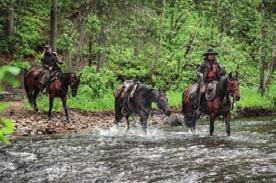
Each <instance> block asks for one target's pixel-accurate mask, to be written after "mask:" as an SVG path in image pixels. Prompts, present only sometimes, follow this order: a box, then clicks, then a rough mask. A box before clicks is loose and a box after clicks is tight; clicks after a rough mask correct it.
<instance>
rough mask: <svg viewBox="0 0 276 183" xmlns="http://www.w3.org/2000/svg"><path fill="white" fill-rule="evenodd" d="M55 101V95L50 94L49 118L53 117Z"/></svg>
mask: <svg viewBox="0 0 276 183" xmlns="http://www.w3.org/2000/svg"><path fill="white" fill-rule="evenodd" d="M53 102H54V97H53V96H51V95H49V111H48V117H49V119H51V116H52V109H53Z"/></svg>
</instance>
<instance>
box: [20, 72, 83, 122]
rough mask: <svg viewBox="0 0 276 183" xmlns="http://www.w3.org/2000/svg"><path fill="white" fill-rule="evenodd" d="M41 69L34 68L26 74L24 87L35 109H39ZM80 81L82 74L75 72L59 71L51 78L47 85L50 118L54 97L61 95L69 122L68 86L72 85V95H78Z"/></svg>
mask: <svg viewBox="0 0 276 183" xmlns="http://www.w3.org/2000/svg"><path fill="white" fill-rule="evenodd" d="M41 71H42V70H41V69H35V68H32V69H30V70H29V71H28V72H27V73H25V74H24V88H25V91H26V94H27V98H28V101H29V103H30V104H31V106H32V108H33V109H34V110H35V111H38V108H37V104H36V98H37V95H38V94H39V91H40V90H39V87H38V86H39V75H40V73H41ZM79 83H80V76H76V75H75V74H73V73H62V72H58V73H57V74H56V75H55V77H54V78H52V79H51V81H50V83H49V84H48V86H47V92H48V94H49V111H48V117H49V118H51V113H52V108H53V102H54V98H55V97H59V98H61V100H62V104H63V109H64V111H65V115H66V120H67V121H68V122H69V117H68V110H67V105H66V100H67V94H68V87H69V86H70V88H71V92H72V96H73V97H75V96H76V95H77V91H78V87H79Z"/></svg>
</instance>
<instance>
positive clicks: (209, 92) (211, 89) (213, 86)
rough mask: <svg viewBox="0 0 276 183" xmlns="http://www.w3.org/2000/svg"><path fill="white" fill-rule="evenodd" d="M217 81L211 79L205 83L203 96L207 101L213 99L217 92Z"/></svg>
mask: <svg viewBox="0 0 276 183" xmlns="http://www.w3.org/2000/svg"><path fill="white" fill-rule="evenodd" d="M217 83H218V82H217V81H211V82H210V83H208V84H207V88H206V93H205V98H206V100H207V101H210V100H213V99H214V98H215V97H216V93H217Z"/></svg>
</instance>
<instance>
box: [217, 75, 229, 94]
mask: <svg viewBox="0 0 276 183" xmlns="http://www.w3.org/2000/svg"><path fill="white" fill-rule="evenodd" d="M228 79H229V78H228V77H223V78H222V79H221V80H220V81H218V83H217V95H220V96H221V95H225V94H226V91H225V88H226V84H227V82H228Z"/></svg>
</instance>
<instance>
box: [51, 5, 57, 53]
mask: <svg viewBox="0 0 276 183" xmlns="http://www.w3.org/2000/svg"><path fill="white" fill-rule="evenodd" d="M50 45H51V48H52V50H53V51H57V0H52V7H51V37H50Z"/></svg>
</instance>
